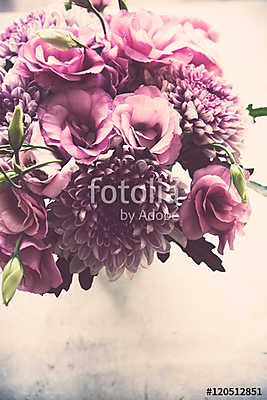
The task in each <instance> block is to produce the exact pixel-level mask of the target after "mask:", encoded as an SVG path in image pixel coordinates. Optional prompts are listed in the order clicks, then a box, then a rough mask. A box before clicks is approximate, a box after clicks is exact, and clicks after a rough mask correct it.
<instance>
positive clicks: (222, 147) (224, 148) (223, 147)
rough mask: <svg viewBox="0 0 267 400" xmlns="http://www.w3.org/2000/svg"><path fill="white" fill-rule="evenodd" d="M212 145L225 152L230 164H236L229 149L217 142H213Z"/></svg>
mask: <svg viewBox="0 0 267 400" xmlns="http://www.w3.org/2000/svg"><path fill="white" fill-rule="evenodd" d="M212 146H214V147H218V148H219V149H222V150H224V151H225V153H226V154H227V155H228V157H229V158H230V161H231V164H236V162H235V158H234V156H233V154H232V153H231V152H230V150H228V149H227V148H226V147H225V146H223V145H222V144H217V143H213V144H212Z"/></svg>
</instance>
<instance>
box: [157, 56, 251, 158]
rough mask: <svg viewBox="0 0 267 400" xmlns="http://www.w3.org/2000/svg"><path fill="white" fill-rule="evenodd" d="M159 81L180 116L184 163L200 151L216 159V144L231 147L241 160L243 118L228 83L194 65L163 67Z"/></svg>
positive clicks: (236, 99) (236, 156)
mask: <svg viewBox="0 0 267 400" xmlns="http://www.w3.org/2000/svg"><path fill="white" fill-rule="evenodd" d="M158 84H159V86H160V87H161V89H162V91H163V92H164V93H166V95H167V96H168V99H169V101H170V102H171V103H172V104H173V105H174V107H175V109H176V110H177V111H178V112H179V114H180V115H181V120H180V127H181V129H182V132H183V135H182V142H183V147H182V151H181V154H180V161H181V162H182V163H184V164H186V165H187V164H188V163H189V164H190V162H191V161H190V159H191V160H192V157H193V154H197V153H198V152H200V153H199V154H201V153H202V154H204V155H205V156H206V157H207V159H208V160H210V159H212V158H214V157H215V156H216V151H215V149H214V148H213V147H212V146H211V145H212V144H213V143H220V144H222V145H224V146H226V147H228V148H230V150H231V151H232V152H233V154H234V156H235V158H236V161H239V159H240V150H241V149H242V144H243V140H244V126H243V125H244V121H243V115H242V111H241V106H240V104H239V101H238V97H237V96H235V95H234V94H233V91H232V87H231V86H230V85H229V84H227V83H225V82H224V81H223V80H222V78H220V77H218V76H215V75H214V74H213V73H211V72H208V71H207V70H206V69H205V68H204V66H199V67H196V66H194V65H192V64H190V65H186V66H180V67H178V68H175V67H171V68H165V69H163V70H162V71H161V74H160V77H159V78H158Z"/></svg>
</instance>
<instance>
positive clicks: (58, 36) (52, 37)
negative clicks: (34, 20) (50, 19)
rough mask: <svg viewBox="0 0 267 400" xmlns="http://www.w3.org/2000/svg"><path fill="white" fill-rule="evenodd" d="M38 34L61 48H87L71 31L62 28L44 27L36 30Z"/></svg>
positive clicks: (47, 41) (45, 40) (42, 38)
mask: <svg viewBox="0 0 267 400" xmlns="http://www.w3.org/2000/svg"><path fill="white" fill-rule="evenodd" d="M36 35H37V36H39V38H40V39H41V40H43V41H44V42H46V43H49V44H51V45H52V46H53V47H55V48H57V49H59V50H70V49H73V48H76V47H84V48H87V46H85V45H84V44H82V43H80V42H79V39H78V38H76V37H75V36H74V35H73V34H72V33H71V32H69V31H64V30H62V29H42V30H41V31H38V32H36Z"/></svg>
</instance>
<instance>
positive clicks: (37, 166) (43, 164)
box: [21, 160, 62, 175]
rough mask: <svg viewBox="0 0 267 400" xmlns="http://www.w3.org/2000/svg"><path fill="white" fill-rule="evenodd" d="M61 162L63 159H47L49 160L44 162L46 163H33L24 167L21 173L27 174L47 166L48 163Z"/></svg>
mask: <svg viewBox="0 0 267 400" xmlns="http://www.w3.org/2000/svg"><path fill="white" fill-rule="evenodd" d="M59 162H62V160H53V161H47V162H44V163H41V164H37V165H33V166H31V167H29V168H26V169H24V170H23V171H22V172H21V175H25V174H27V173H28V172H31V171H33V170H34V169H37V168H41V167H44V166H46V165H48V164H52V163H59Z"/></svg>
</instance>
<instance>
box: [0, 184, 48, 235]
mask: <svg viewBox="0 0 267 400" xmlns="http://www.w3.org/2000/svg"><path fill="white" fill-rule="evenodd" d="M0 231H1V232H2V233H5V234H11V235H14V234H17V233H22V232H23V233H25V234H26V235H29V236H33V237H35V238H36V239H43V238H44V237H45V236H46V234H47V213H46V210H45V205H44V203H43V200H42V199H40V198H38V197H37V196H35V195H33V194H30V193H28V192H27V191H26V190H25V189H16V188H14V187H11V186H9V187H8V188H6V189H4V190H1V191H0Z"/></svg>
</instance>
